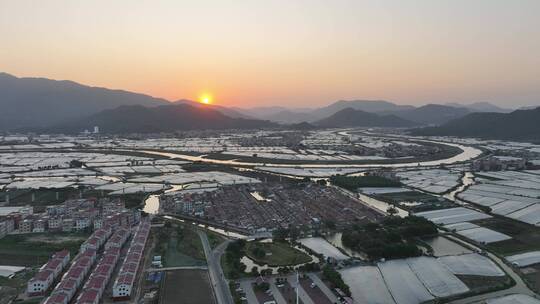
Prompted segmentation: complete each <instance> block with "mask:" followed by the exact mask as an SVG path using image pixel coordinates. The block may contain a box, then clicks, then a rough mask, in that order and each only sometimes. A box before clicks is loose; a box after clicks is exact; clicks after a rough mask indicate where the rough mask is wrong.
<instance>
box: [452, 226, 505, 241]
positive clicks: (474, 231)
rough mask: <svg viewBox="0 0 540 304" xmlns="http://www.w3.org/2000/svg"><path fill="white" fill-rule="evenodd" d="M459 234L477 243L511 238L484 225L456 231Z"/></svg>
mask: <svg viewBox="0 0 540 304" xmlns="http://www.w3.org/2000/svg"><path fill="white" fill-rule="evenodd" d="M458 234H459V235H462V236H464V237H466V238H468V239H471V240H473V241H476V242H478V243H485V244H489V243H496V242H500V241H506V240H510V239H512V237H510V236H508V235H506V234H503V233H500V232H497V231H494V230H491V229H488V228H484V227H477V228H471V229H463V230H461V231H458Z"/></svg>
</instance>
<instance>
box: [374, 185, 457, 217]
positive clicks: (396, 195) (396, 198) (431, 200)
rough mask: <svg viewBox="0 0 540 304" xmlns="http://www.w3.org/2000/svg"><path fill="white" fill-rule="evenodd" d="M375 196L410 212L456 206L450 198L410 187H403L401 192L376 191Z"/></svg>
mask: <svg viewBox="0 0 540 304" xmlns="http://www.w3.org/2000/svg"><path fill="white" fill-rule="evenodd" d="M375 196H376V198H378V199H380V200H382V201H385V202H388V203H391V204H394V205H398V206H399V207H400V208H402V209H406V210H409V211H411V212H423V211H432V210H439V209H446V208H452V207H456V204H454V203H453V202H452V201H450V200H447V199H444V198H440V197H438V196H434V195H431V194H426V193H422V192H419V191H411V190H410V189H405V191H402V192H387V193H377V194H376V195H375Z"/></svg>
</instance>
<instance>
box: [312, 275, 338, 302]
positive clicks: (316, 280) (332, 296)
mask: <svg viewBox="0 0 540 304" xmlns="http://www.w3.org/2000/svg"><path fill="white" fill-rule="evenodd" d="M307 275H308V277H309V278H310V279H311V280H312V281H313V283H315V285H317V286H318V287H319V288H320V289H321V291H322V292H323V293H324V294H325V295H326V297H327V298H328V299H329V300H330V302H332V303H339V300H338V298H337V297H336V295H335V294H334V293H333V292H332V291H331V290H330V288H328V286H326V284H324V282H323V281H322V280H321V278H319V277H318V276H317V275H316V274H315V273H308V274H307Z"/></svg>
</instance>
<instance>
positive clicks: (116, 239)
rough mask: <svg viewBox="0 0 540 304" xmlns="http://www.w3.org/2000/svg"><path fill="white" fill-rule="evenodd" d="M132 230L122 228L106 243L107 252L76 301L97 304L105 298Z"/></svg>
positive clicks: (84, 303) (81, 303) (82, 303)
mask: <svg viewBox="0 0 540 304" xmlns="http://www.w3.org/2000/svg"><path fill="white" fill-rule="evenodd" d="M129 235H130V229H126V228H121V229H120V230H118V231H116V232H115V233H114V234H113V235H112V236H111V238H109V240H108V241H107V243H105V251H104V252H103V255H102V257H101V259H100V260H99V262H98V263H97V265H96V267H95V269H94V271H93V272H92V274H90V277H89V278H88V280H86V283H85V284H84V287H83V291H82V292H81V294H80V295H79V297H78V298H77V300H76V301H75V303H80V304H97V303H99V301H100V300H101V298H102V297H103V293H104V292H105V289H106V287H107V284H108V283H109V281H110V280H111V277H112V274H113V272H114V269H115V267H116V264H117V263H118V260H119V259H120V249H121V248H122V247H123V246H124V244H125V242H126V241H127V239H128V238H129Z"/></svg>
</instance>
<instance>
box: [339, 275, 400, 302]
mask: <svg viewBox="0 0 540 304" xmlns="http://www.w3.org/2000/svg"><path fill="white" fill-rule="evenodd" d="M339 272H340V273H341V277H342V278H343V281H344V282H345V283H346V284H347V285H349V287H350V289H351V293H352V298H353V300H354V301H355V303H364V304H394V303H395V302H394V299H392V296H391V295H390V292H389V291H388V288H387V287H386V284H385V282H384V279H383V277H382V275H381V272H380V271H379V268H377V267H375V266H359V267H352V268H347V269H343V270H340V271H339Z"/></svg>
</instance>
